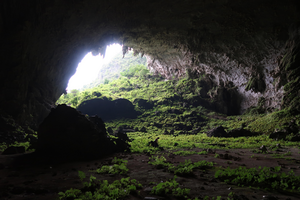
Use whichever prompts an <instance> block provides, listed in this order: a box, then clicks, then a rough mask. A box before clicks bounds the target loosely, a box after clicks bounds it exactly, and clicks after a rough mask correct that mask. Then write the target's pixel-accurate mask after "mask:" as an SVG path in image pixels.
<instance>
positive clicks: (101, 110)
mask: <svg viewBox="0 0 300 200" xmlns="http://www.w3.org/2000/svg"><path fill="white" fill-rule="evenodd" d="M77 110H78V111H80V112H82V113H83V114H87V115H89V116H94V115H97V116H98V117H100V118H101V119H103V121H109V120H116V119H122V118H129V119H133V118H136V117H137V115H138V112H137V111H135V110H134V106H133V104H132V103H131V102H130V101H128V100H127V99H117V100H114V101H110V100H108V99H91V100H86V101H84V102H82V103H81V104H80V105H79V106H78V107H77Z"/></svg>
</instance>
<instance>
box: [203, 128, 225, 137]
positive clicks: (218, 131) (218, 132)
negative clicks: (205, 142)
mask: <svg viewBox="0 0 300 200" xmlns="http://www.w3.org/2000/svg"><path fill="white" fill-rule="evenodd" d="M206 135H207V137H227V133H226V131H225V130H224V127H223V126H218V127H216V128H214V129H212V130H210V131H209V132H208V133H207V134H206Z"/></svg>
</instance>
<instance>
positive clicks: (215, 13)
mask: <svg viewBox="0 0 300 200" xmlns="http://www.w3.org/2000/svg"><path fill="white" fill-rule="evenodd" d="M297 3H298V2H297V1H295V0H286V1H281V0H273V1H268V0H214V1H208V0H198V1H194V0H187V1H182V0H181V1H179V0H172V1H170V0H164V1H157V0H151V1H150V0H144V1H137V0H129V1H121V0H112V1H98V0H73V1H53V0H43V1H35V0H23V1H18V0H2V1H1V2H0V36H1V37H0V44H1V45H0V46H1V54H0V60H1V68H0V80H1V84H0V91H1V95H0V112H1V113H3V114H5V115H11V116H12V117H13V118H14V119H15V120H16V121H17V122H19V123H21V124H25V123H26V124H29V125H30V126H32V127H37V126H38V125H39V124H40V123H41V122H42V120H43V119H44V118H45V117H46V116H47V114H49V112H50V110H51V108H52V107H54V106H55V101H56V100H57V99H58V98H59V96H60V95H61V94H62V93H63V92H64V91H65V88H66V87H67V83H68V80H69V78H70V77H71V76H72V75H73V74H74V73H75V71H76V67H77V64H78V63H79V62H80V60H81V59H82V58H83V57H84V55H85V54H87V53H88V52H91V51H92V52H93V54H95V55H96V54H98V53H101V54H105V49H106V45H108V44H112V43H119V44H122V45H123V53H126V52H127V51H128V50H129V49H131V48H132V49H134V51H135V53H136V54H138V53H140V55H141V56H143V55H145V56H146V57H147V60H148V66H149V67H150V68H151V70H153V71H154V72H155V73H160V74H162V75H164V76H165V77H167V78H176V77H180V76H184V75H185V74H190V75H194V76H200V75H204V74H205V75H206V76H207V77H209V78H210V80H211V81H213V82H214V84H216V85H217V86H222V87H224V88H227V87H228V85H230V86H232V87H235V88H236V89H237V92H238V93H239V94H240V96H241V99H242V100H241V102H240V113H242V112H243V111H244V110H246V109H247V108H248V107H251V106H255V105H256V104H257V102H258V100H259V98H261V97H264V99H265V101H264V106H265V107H269V108H270V110H272V109H274V108H282V107H290V106H291V108H293V109H294V108H296V109H299V103H295V102H299V94H298V90H297V89H295V88H296V87H297V86H298V84H299V76H300V75H299V73H298V72H299V34H300V33H299V30H300V29H299V25H297V23H298V22H299V19H300V16H299V7H298V4H297ZM282 100H283V103H281V102H282Z"/></svg>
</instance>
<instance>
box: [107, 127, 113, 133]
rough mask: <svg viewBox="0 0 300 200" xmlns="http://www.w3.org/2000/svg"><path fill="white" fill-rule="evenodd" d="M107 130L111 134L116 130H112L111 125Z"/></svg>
mask: <svg viewBox="0 0 300 200" xmlns="http://www.w3.org/2000/svg"><path fill="white" fill-rule="evenodd" d="M107 132H108V133H109V134H111V135H112V134H113V132H114V131H113V130H112V128H111V127H108V128H107Z"/></svg>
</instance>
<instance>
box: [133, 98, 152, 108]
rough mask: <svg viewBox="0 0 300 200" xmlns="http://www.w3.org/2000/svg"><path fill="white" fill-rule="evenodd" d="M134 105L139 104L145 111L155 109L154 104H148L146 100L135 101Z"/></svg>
mask: <svg viewBox="0 0 300 200" xmlns="http://www.w3.org/2000/svg"><path fill="white" fill-rule="evenodd" d="M133 103H134V104H137V105H138V106H139V107H141V108H144V109H152V108H153V103H151V102H148V101H147V100H145V99H135V100H134V101H133Z"/></svg>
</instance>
